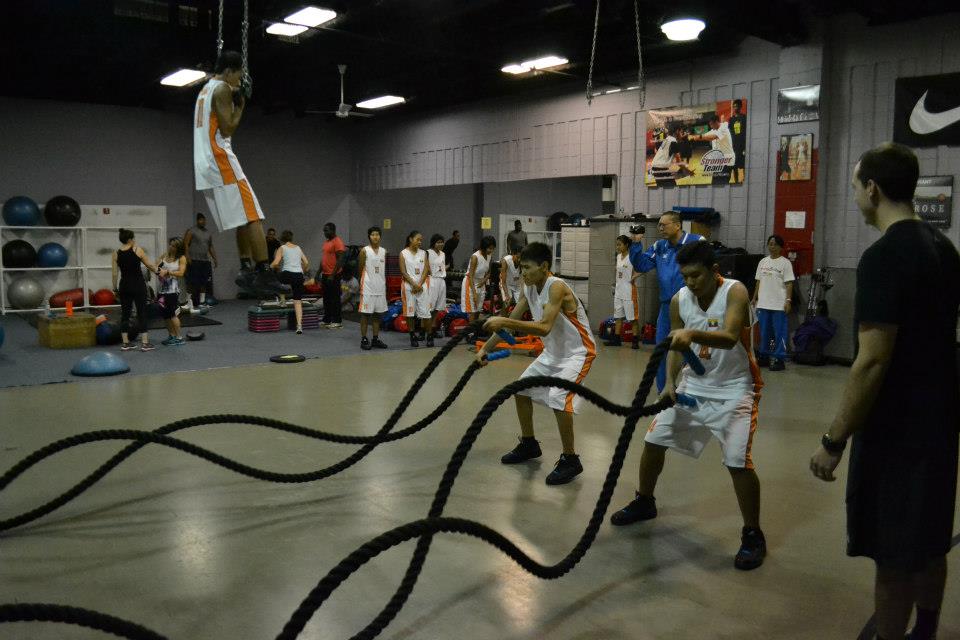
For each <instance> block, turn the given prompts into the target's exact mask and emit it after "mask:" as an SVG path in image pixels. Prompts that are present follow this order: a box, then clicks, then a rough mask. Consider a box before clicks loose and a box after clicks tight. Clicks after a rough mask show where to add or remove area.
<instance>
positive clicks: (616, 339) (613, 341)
mask: <svg viewBox="0 0 960 640" xmlns="http://www.w3.org/2000/svg"><path fill="white" fill-rule="evenodd" d="M603 344H605V345H607V346H608V347H619V346H620V345H621V344H623V342H622V341H621V340H620V336H613V337H612V338H610V339H609V340H604V341H603Z"/></svg>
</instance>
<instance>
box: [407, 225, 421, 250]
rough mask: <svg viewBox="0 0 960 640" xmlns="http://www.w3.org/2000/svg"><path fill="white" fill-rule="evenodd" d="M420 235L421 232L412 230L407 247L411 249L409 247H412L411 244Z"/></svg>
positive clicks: (408, 236) (408, 235)
mask: <svg viewBox="0 0 960 640" xmlns="http://www.w3.org/2000/svg"><path fill="white" fill-rule="evenodd" d="M419 234H420V232H419V231H417V230H416V229H411V230H410V233H408V234H407V244H406V246H408V247H409V246H410V243H411V242H412V241H413V239H414V238H416V237H417V236H418V235H419Z"/></svg>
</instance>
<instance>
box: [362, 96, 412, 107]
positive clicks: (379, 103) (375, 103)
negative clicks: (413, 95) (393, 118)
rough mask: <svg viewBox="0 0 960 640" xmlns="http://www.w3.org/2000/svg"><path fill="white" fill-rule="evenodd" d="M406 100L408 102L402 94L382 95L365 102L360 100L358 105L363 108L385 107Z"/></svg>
mask: <svg viewBox="0 0 960 640" xmlns="http://www.w3.org/2000/svg"><path fill="white" fill-rule="evenodd" d="M404 102H406V100H405V99H404V98H401V97H400V96H380V97H379V98H371V99H369V100H364V101H363V102H358V103H357V106H358V107H360V108H361V109H382V108H383V107H389V106H390V105H394V104H403V103H404Z"/></svg>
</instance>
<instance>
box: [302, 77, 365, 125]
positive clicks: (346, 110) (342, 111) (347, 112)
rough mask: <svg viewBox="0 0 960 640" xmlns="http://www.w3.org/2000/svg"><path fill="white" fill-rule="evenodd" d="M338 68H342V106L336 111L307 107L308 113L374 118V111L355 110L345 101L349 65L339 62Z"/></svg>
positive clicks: (339, 116)
mask: <svg viewBox="0 0 960 640" xmlns="http://www.w3.org/2000/svg"><path fill="white" fill-rule="evenodd" d="M337 69H339V70H340V106H339V107H337V110H336V111H318V110H315V109H307V110H306V113H309V114H311V115H317V114H333V115H335V116H337V117H338V118H349V117H357V118H372V117H373V114H372V113H363V112H362V111H354V110H353V109H354V106H353V105H352V104H347V103H346V102H344V101H343V83H344V76H345V75H346V73H347V65H345V64H338V65H337Z"/></svg>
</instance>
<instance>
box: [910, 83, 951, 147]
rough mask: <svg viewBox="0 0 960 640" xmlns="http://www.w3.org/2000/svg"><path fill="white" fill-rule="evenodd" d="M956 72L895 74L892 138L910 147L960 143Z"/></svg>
mask: <svg viewBox="0 0 960 640" xmlns="http://www.w3.org/2000/svg"><path fill="white" fill-rule="evenodd" d="M958 86H960V73H945V74H943V75H939V76H920V77H917V78H897V83H896V89H895V91H896V93H895V95H894V101H893V141H894V142H899V143H901V144H905V145H907V146H910V147H936V146H938V145H948V146H958V145H960V94H958V93H957V87H958Z"/></svg>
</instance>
